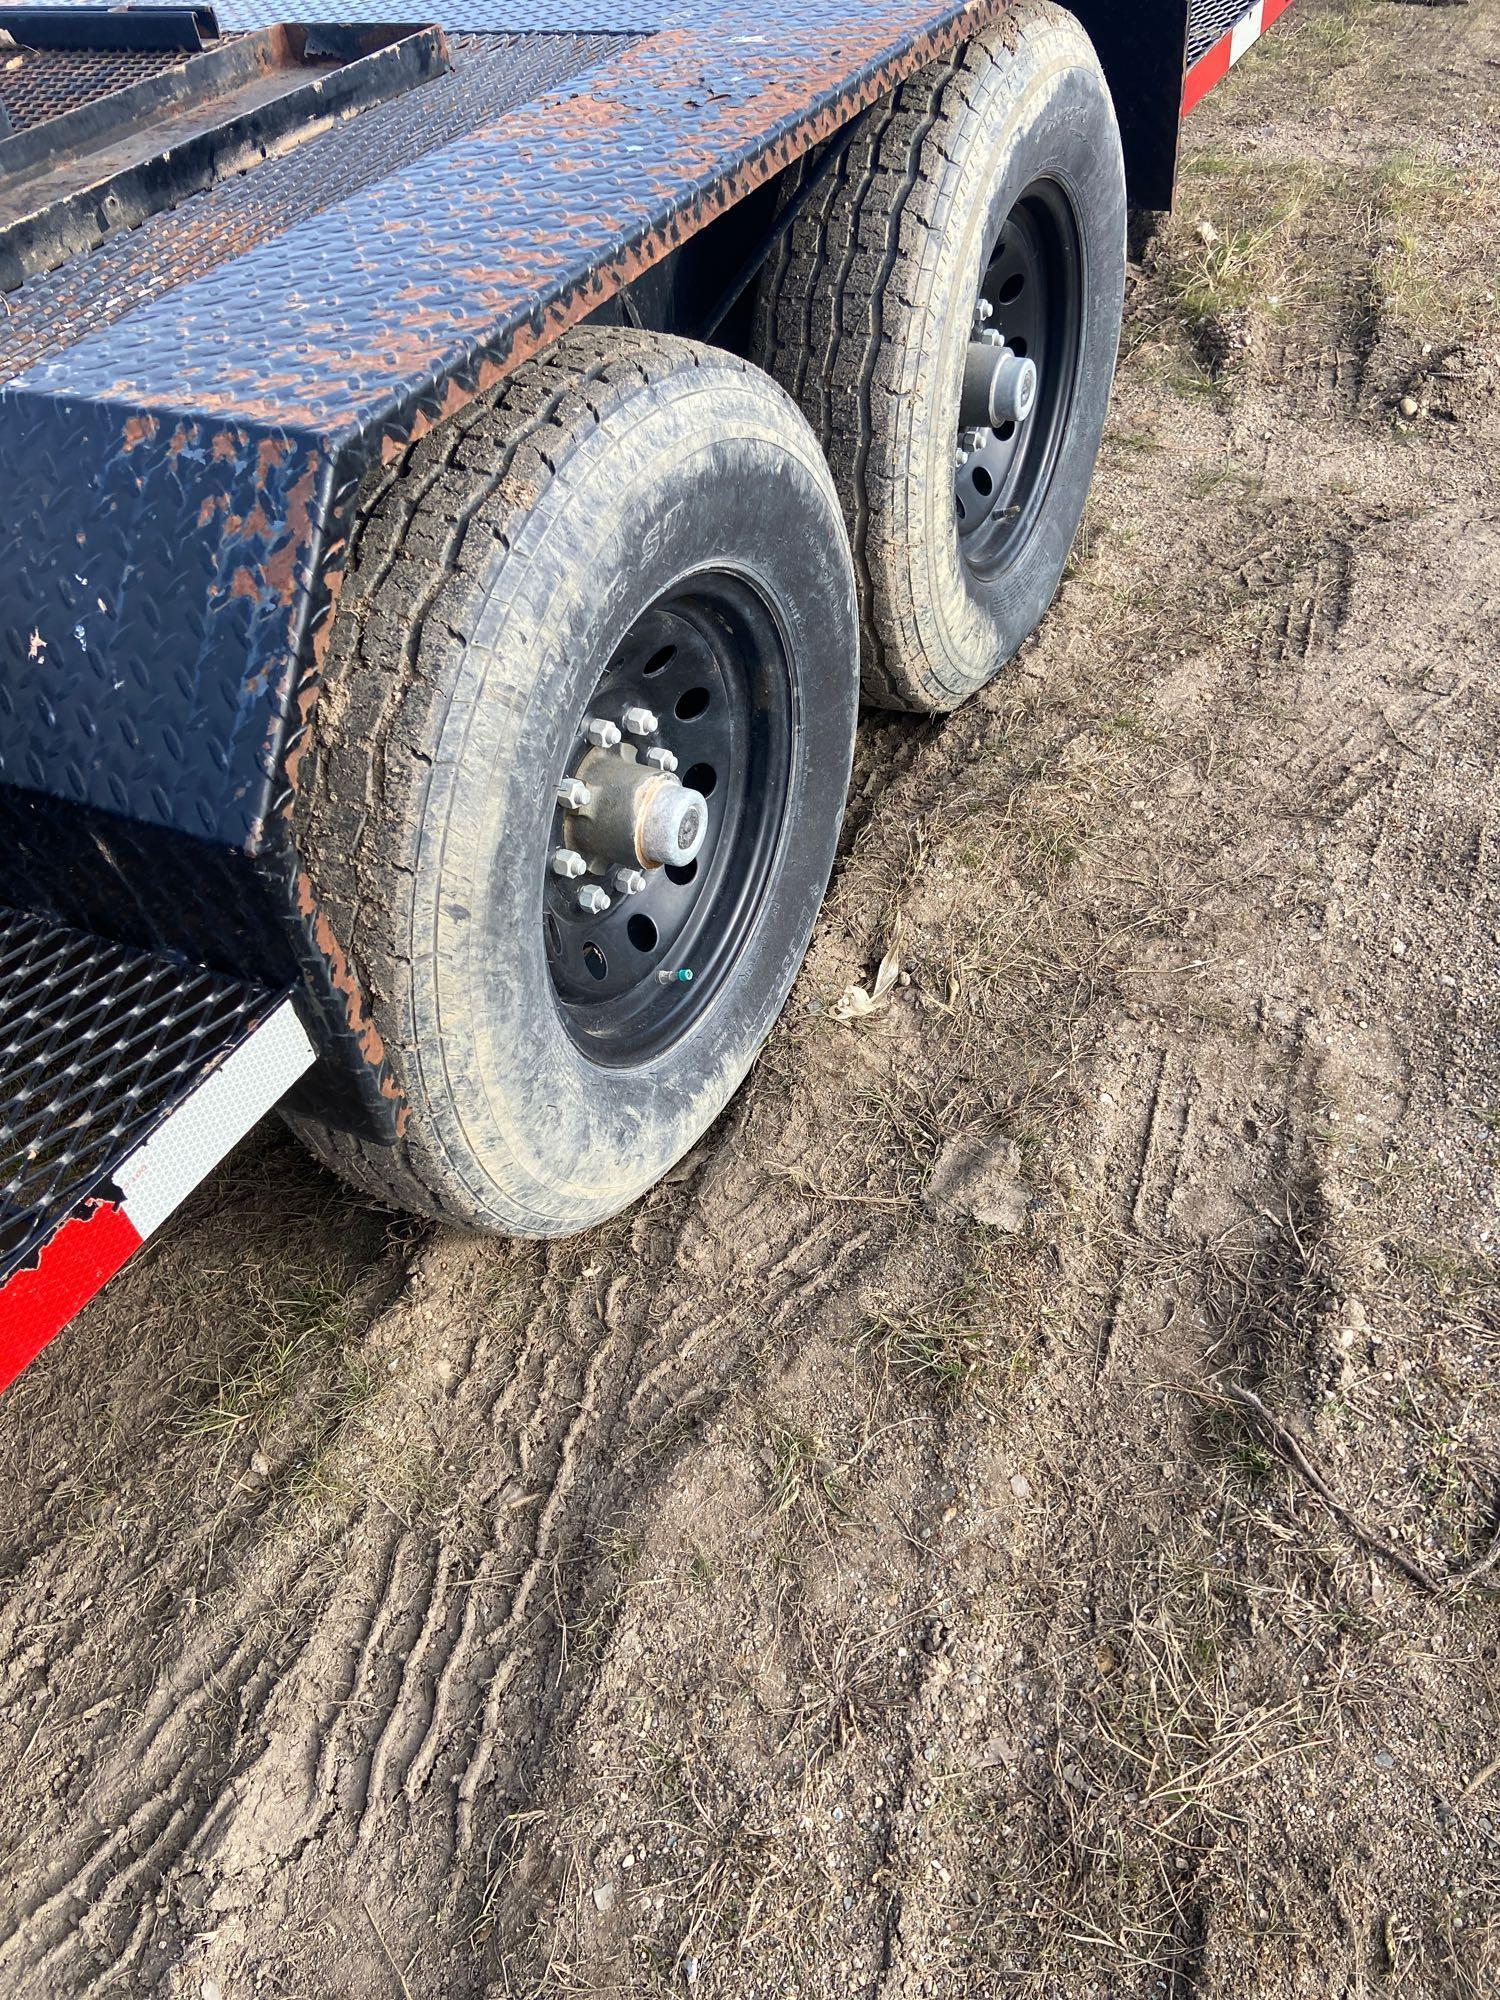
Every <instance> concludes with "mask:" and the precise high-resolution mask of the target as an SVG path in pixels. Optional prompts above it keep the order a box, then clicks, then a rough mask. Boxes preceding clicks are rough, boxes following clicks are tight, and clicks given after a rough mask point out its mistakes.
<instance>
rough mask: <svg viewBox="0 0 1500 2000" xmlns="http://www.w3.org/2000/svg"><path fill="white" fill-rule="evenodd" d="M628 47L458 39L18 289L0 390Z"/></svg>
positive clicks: (7, 322)
mask: <svg viewBox="0 0 1500 2000" xmlns="http://www.w3.org/2000/svg"><path fill="white" fill-rule="evenodd" d="M0 17H3V9H0ZM629 45H630V37H629V36H622V35H455V36H454V38H453V68H452V70H451V71H450V72H449V73H448V74H447V75H446V76H440V77H434V78H433V79H431V80H430V81H429V82H428V83H426V84H424V85H423V87H422V88H421V89H420V90H416V91H409V92H405V93H403V94H402V95H400V96H398V97H395V98H392V99H390V100H389V101H388V102H386V103H383V104H378V105H373V106H371V107H370V109H369V110H367V111H365V112H363V113H362V114H361V116H360V118H359V120H358V122H357V124H356V125H355V126H354V127H353V128H352V129H337V130H335V131H332V132H328V133H325V134H324V135H323V136H322V137H321V138H316V139H312V140H309V141H308V142H307V143H306V144H305V145H301V146H298V147H295V148H294V149H293V150H292V151H291V152H290V153H287V154H284V155H282V156H281V157H280V158H276V159H270V160H267V161H266V162H265V163H264V164H263V165H262V166H260V167H258V168H257V169H256V171H255V172H254V173H250V174H237V175H235V176H234V177H233V178H232V179H230V180H227V181H221V182H220V183H219V185H218V186H217V187H213V188H209V189H206V190H205V191H204V192H203V193H201V194H196V195H194V196H192V198H191V199H190V200H188V201H185V202H182V203H181V204H180V205H179V206H178V207H176V208H172V209H168V210H167V211H166V212H165V213H164V214H161V215H154V216H152V217H151V218H150V219H149V220H148V221H146V222H144V223H142V224H141V225H140V227H139V228H137V229H131V230H122V231H121V232H120V233H119V234H118V235H115V236H111V237H108V238H107V239H106V240H105V241H104V242H103V243H102V244H100V246H99V247H98V249H97V250H95V251H94V252H93V253H92V254H91V255H89V256H87V257H78V258H74V259H73V260H72V261H71V262H69V263H66V264H64V265H62V266H61V267H60V268H59V269H58V270H55V271H48V272H46V273H44V274H43V275H42V276H40V277H36V278H32V279H31V280H29V282H27V283H26V284H24V285H22V286H21V287H20V289H19V290H17V291H14V292H11V293H10V294H9V295H8V297H7V298H6V302H5V310H3V311H0V382H4V381H8V380H10V379H11V378H13V377H15V376H17V375H21V374H24V373H25V372H26V370H27V369H28V368H31V367H33V366H34V365H35V364H36V363H37V362H38V361H40V360H42V359H44V358H45V357H46V356H47V355H50V354H58V353H61V351H62V350H63V349H64V348H65V347H72V346H76V345H77V343H78V342H79V341H80V340H82V339H83V338H84V336H85V335H87V334H91V333H97V332H99V331H100V330H101V329H102V328H104V327H107V326H112V325H113V324H114V323H115V322H116V321H117V320H120V319H123V318H124V317H125V315H126V314H127V313H130V312H138V311H139V310H140V308H141V307H142V306H143V305H145V304H147V303H148V302H149V301H151V300H153V299H158V298H161V297H163V296H164V295H165V294H166V293H167V292H172V291H176V290H177V289H178V288H179V287H180V286H182V285H185V284H187V283H188V282H189V281H190V280H191V279H193V278H198V277H201V276H202V275H203V274H204V272H206V271H211V270H213V268H214V267H215V266H216V265H218V264H224V263H227V262H228V261H229V260H230V259H231V258H233V257H242V256H244V254H245V253H246V252H247V251H248V250H252V249H254V248H255V247H256V245H257V244H261V243H265V242H267V241H269V239H270V238H271V237H273V236H278V235H281V234H283V233H284V232H285V231H286V230H288V229H290V228H292V227H294V226H295V225H296V224H297V223H299V222H305V221H306V220H307V219H308V218H309V217H311V216H314V215H316V214H318V213H320V212H321V211H322V210H323V209H326V208H331V207H332V206H333V204H334V203H335V202H337V201H341V200H342V199H344V198H345V197H346V196H347V195H350V194H354V193H357V192H358V191H359V189H361V188H364V187H368V186H369V185H370V183H371V182H373V181H377V180H380V179H382V178H383V177H384V176H386V175H389V174H393V173H396V172H398V171H400V170H402V169H404V168H407V167H410V166H411V165H413V164H414V163H415V162H416V161H417V160H419V159H420V158H421V157H422V155H423V154H424V153H429V152H432V151H434V150H435V149H436V148H438V147H440V146H444V145H446V144H448V143H449V142H450V141H451V140H453V139H456V138H458V137H460V136H461V135H462V134H464V133H466V132H471V131H473V130H474V128H475V126H477V125H479V124H481V123H482V122H483V121H484V120H485V119H487V118H490V119H492V118H495V117H497V116H499V115H501V114H503V113H504V112H505V111H506V110H508V109H509V108H510V107H512V106H514V105H517V104H522V103H524V102H525V101H526V100H527V98H530V97H535V96H536V95H538V94H539V93H540V92H542V91H546V90H554V89H556V88H557V87H558V86H559V85H561V84H563V83H566V82H567V81H568V80H569V79H570V78H572V77H574V76H576V75H578V73H579V72H580V71H582V70H585V69H588V68H590V67H591V66H592V65H594V64H595V63H598V62H600V61H602V60H603V59H604V58H605V57H606V56H609V55H612V54H615V53H617V52H618V51H620V50H621V49H624V48H628V47H629Z"/></svg>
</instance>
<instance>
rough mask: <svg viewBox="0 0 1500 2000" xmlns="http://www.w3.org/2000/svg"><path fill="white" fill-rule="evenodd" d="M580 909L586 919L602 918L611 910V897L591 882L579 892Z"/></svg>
mask: <svg viewBox="0 0 1500 2000" xmlns="http://www.w3.org/2000/svg"><path fill="white" fill-rule="evenodd" d="M578 907H579V909H580V910H582V912H583V914H584V915H585V916H586V917H602V916H603V915H604V912H605V911H606V910H607V909H608V908H609V897H608V896H607V895H606V894H605V893H604V891H603V890H602V889H600V888H598V887H597V886H596V885H595V884H594V883H592V882H590V883H588V884H587V885H586V886H585V887H584V888H582V889H580V890H579V891H578Z"/></svg>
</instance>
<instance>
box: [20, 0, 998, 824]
mask: <svg viewBox="0 0 1500 2000" xmlns="http://www.w3.org/2000/svg"><path fill="white" fill-rule="evenodd" d="M258 5H259V0H251V7H250V8H249V9H248V10H247V11H245V12H244V13H243V14H240V13H236V12H235V11H234V9H233V7H226V9H225V10H224V14H223V20H224V25H226V26H239V25H242V24H244V25H248V23H249V21H250V19H252V18H256V19H258V18H259V15H258V14H256V13H254V12H253V9H254V7H257V6H258ZM336 11H338V12H339V13H340V14H341V15H342V14H344V13H346V11H347V10H346V8H345V7H344V6H342V5H340V6H339V7H338V8H337V10H336ZM381 11H387V10H385V9H382V10H381ZM439 11H440V12H442V13H449V14H450V18H451V20H452V22H453V25H455V26H459V25H462V26H465V27H468V26H470V25H471V24H472V25H473V26H475V27H478V26H480V25H481V23H482V24H483V26H484V27H485V28H486V29H491V30H493V31H495V32H500V31H502V30H505V29H509V28H511V27H514V28H516V29H517V30H524V29H537V28H540V27H543V26H546V27H552V28H556V27H558V25H559V24H560V23H563V22H566V23H567V24H569V25H570V26H571V24H573V23H575V22H581V21H584V20H587V21H588V22H589V24H590V25H591V26H597V27H599V28H601V29H607V28H611V27H613V28H616V29H621V28H627V27H628V28H635V27H637V26H638V24H640V23H642V22H645V21H648V20H649V19H650V18H651V10H650V9H647V8H636V9H634V10H632V9H631V7H630V6H629V5H628V0H627V4H622V6H621V10H620V14H619V16H618V17H617V18H616V19H614V20H608V19H601V18H600V13H601V10H599V9H589V10H584V9H582V8H581V7H580V6H578V5H577V4H576V0H568V4H567V5H566V6H562V5H559V6H551V5H549V6H546V7H542V6H524V7H512V6H502V5H499V4H498V0H476V4H474V5H473V6H472V7H471V8H470V9H469V11H467V12H465V13H462V14H461V15H460V13H459V11H458V10H457V9H453V10H448V9H440V10H439ZM1000 11H1001V0H970V4H969V5H967V6H963V7H954V6H952V5H939V6H934V5H932V4H930V0H929V4H928V5H927V6H926V7H925V8H924V7H923V6H922V5H921V0H869V4H866V5H862V6H860V7H858V8H849V7H847V6H845V5H842V4H831V0H799V4H794V5H791V6H788V7H785V8H784V9H782V10H781V11H780V13H779V14H778V15H777V16H776V17H775V18H774V20H773V19H771V18H770V16H769V15H768V10H766V9H765V8H764V7H763V6H757V5H751V4H749V0H723V4H720V5H718V6H708V7H703V8H698V9H695V10H693V12H694V15H695V24H694V25H693V26H692V27H691V28H680V27H675V26H663V27H661V28H660V29H659V30H658V31H657V32H655V33H651V34H648V35H645V36H643V37H642V38H641V39H639V40H637V41H634V42H631V43H629V44H628V45H626V46H625V47H624V49H623V51H622V52H619V53H616V54H613V55H610V56H607V57H606V58H605V59H604V60H603V61H601V62H597V63H596V64H595V65H594V66H593V67H592V68H590V69H588V70H586V71H584V72H583V73H582V74H581V75H580V76H578V77H575V78H574V79H573V80H572V82H571V83H569V84H568V85H566V86H565V87H563V88H561V89H556V90H544V92H543V94H542V95H540V96H537V97H533V98H531V99H529V100H528V101H527V102H525V103H522V104H518V105H512V106H510V107H509V108H501V109H499V110H497V111H495V112H493V113H490V114H487V115H486V116H484V117H483V118H482V119H481V121H480V122H479V123H478V124H477V125H476V126H475V127H474V128H473V129H472V130H469V131H467V132H465V133H464V134H462V135H461V136H459V137H456V138H453V139H451V140H450V141H449V142H448V143H445V144H441V145H439V146H438V147H437V148H436V149H435V150H433V151H431V152H428V153H425V154H424V155H422V156H421V157H420V158H417V159H415V160H411V161H407V162H404V163H402V164H400V165H399V166H395V167H394V169H393V170H392V171H389V172H387V173H384V174H383V175H382V176H381V177H380V178H377V179H375V180H373V181H371V182H368V183H366V184H365V185H363V186H360V187H359V188H357V189H356V190H355V191H353V192H349V193H346V194H343V195H341V196H340V198H338V199H337V200H335V201H333V202H332V203H331V204H330V205H328V206H326V207H322V208H320V209H318V210H317V212H315V213H311V214H306V215H304V216H303V217H302V218H301V219H300V220H295V221H292V222H291V223H290V226H288V227H285V228H282V229H279V230H277V231H276V232H275V233H274V234H272V235H271V236H270V237H269V238H267V239H266V240H264V241H259V242H257V243H256V244H254V245H253V246H252V247H250V248H249V249H247V250H246V251H244V252H243V254H238V255H233V256H231V257H229V258H227V259H225V260H223V261H220V262H218V263H216V264H214V265H213V266H212V268H209V269H207V270H204V271H202V272H201V273H200V274H199V275H197V276H194V277H192V278H190V279H189V280H188V281H187V282H185V283H182V284H179V285H176V286H174V287H173V288H172V289H170V290H166V291H156V292H153V291H152V289H151V287H150V286H149V285H145V286H143V287H142V294H141V297H140V299H139V302H136V301H135V300H134V299H132V301H131V304H130V308H129V309H128V310H126V311H124V312H123V313H120V314H119V315H118V316H117V317H115V318H113V320H112V321H111V323H109V324H107V325H104V326H100V327H97V328H96V329H95V330H93V331H89V332H85V333H84V334H83V335H82V337H81V338H80V339H78V340H76V341H75V342H73V344H71V345H67V346H64V347H62V348H61V349H60V350H58V349H55V348H54V349H53V351H50V352H48V353H46V354H45V355H43V356H42V357H41V358H40V359H38V360H36V361H35V362H34V363H33V364H32V365H30V366H29V367H25V368H23V369H22V370H21V371H20V372H19V373H17V374H15V375H14V376H13V378H12V379H11V381H10V382H9V384H8V385H7V386H6V387H5V388H4V389H3V390H0V488H3V490H4V492H5V493H6V495H7V501H8V504H7V506H6V508H5V510H4V513H3V516H0V779H3V780H5V781H8V782H9V783H11V784H16V785H20V786H23V787H27V788H29V789H32V790H37V791H43V792H48V793H51V794H53V795H55V796H60V797H62V798H65V799H69V800H73V801H76V802H78V803H83V804H88V805H92V806H98V807H102V808H105V809H107V810H111V811H114V812H118V813H122V814H124V815H126V816H129V817H132V818H136V819H140V820H145V821H148V822H152V823H154V824H157V825H162V826H171V827H178V828H182V829H184V830H185V831H188V832H190V833H194V834H198V835H201V836H204V837H207V838H208V839H210V840H212V841H215V842H223V843H224V844H226V845H232V846H236V847H239V848H241V849H249V850H251V851H254V850H257V849H260V848H263V847H265V846H267V845H268V844H271V843H273V842H274V839H275V837H276V834H277V825H276V823H275V821H274V820H273V819H272V816H271V815H272V809H273V806H274V805H275V804H276V801H277V795H278V787H279V783H280V766H281V760H282V757H283V753H284V750H285V747H286V743H287V739H288V734H289V732H290V730H291V726H292V722H293V716H294V705H295V703H296V700H297V696H298V694H299V691H300V692H303V693H306V692H307V690H308V689H309V687H310V686H311V684H312V683H311V681H310V679H309V677H308V674H307V671H306V670H307V668H308V665H309V662H310V660H311V659H312V657H313V653H314V650H315V644H314V641H315V630H316V627H317V625H318V622H319V620H320V619H321V618H323V617H325V616H326V613H327V605H328V594H327V590H326V581H325V574H324V572H325V558H327V557H329V556H331V557H332V559H333V561H334V562H335V563H336V560H337V546H338V542H339V537H340V525H339V515H340V509H341V508H342V506H343V505H344V504H345V502H346V500H347V497H348V495H349V494H350V492H351V491H352V488H353V486H354V484H355V482H356V481H357V479H358V476H359V474H360V472H361V470H362V469H363V467H364V466H365V465H366V464H367V463H368V462H369V459H370V457H371V456H372V455H373V454H374V453H375V452H377V451H379V450H380V449H382V448H385V449H389V448H391V447H392V445H393V444H394V443H395V442H396V441H398V440H400V439H403V438H404V437H406V436H408V435H410V434H411V432H412V430H413V428H414V427H418V426H420V425H422V424H424V423H426V422H428V421H430V420H431V418H432V417H433V416H434V415H435V414H437V413H438V412H439V411H440V410H441V409H442V408H443V407H446V406H449V405H451V403H452V402H453V400H454V399H455V398H458V399H462V397H464V396H466V395H468V394H472V393H474V392H475V391H476V390H477V389H479V388H481V387H483V386H484V385H485V384H486V383H487V382H488V381H490V380H493V379H496V378H497V377H498V376H499V375H500V374H502V373H503V372H504V370H505V369H506V368H507V367H508V366H510V365H513V364H514V362H515V361H516V360H517V359H518V358H519V357H521V356H523V355H525V354H526V353H529V352H531V351H534V350H535V348H536V347H538V346H539V345H541V344H542V343H543V342H544V341H545V340H547V339H549V338H551V337H553V336H554V335H555V334H556V333H557V332H559V331H561V330H562V328H563V327H564V326H566V325H568V324H570V323H572V322H573V321H575V320H577V319H578V318H580V317H582V316H583V315H584V314H585V313H586V312H587V311H589V310H590V309H592V307H593V306H594V305H595V304H596V303H598V302H599V301H600V300H602V299H603V298H604V297H606V296H607V295H608V294H609V293H610V292H611V291H613V290H614V289H616V288H617V287H618V285H619V284H621V283H623V282H626V281H628V279H629V278H630V277H631V276H632V275H634V274H635V273H636V272H637V271H638V270H640V269H641V268H643V267H644V266H645V265H647V264H649V263H650V262H652V261H654V260H655V259H656V258H657V257H658V256H660V255H661V254H663V253H664V251H665V250H666V249H668V248H669V247H670V246H671V245H672V243H673V242H674V241H677V240H680V239H681V238H682V237H683V236H685V235H687V234H689V233H691V232H692V230H693V229H695V228H696V227H697V226H699V224H700V223H701V222H702V221H703V220H704V219H706V218H707V217H708V216H709V215H711V214H712V213H715V212H717V211H718V210H719V209H720V208H722V207H724V206H727V205H728V204H729V203H730V202H731V201H732V200H733V199H735V198H737V197H738V196H739V195H740V194H742V193H744V192H746V191H747V190H748V189H749V188H750V187H752V186H754V185H757V184H759V182H760V181H762V180H764V179H765V178H766V177H767V176H768V175H769V174H770V173H771V172H773V171H774V170H775V169H776V168H777V167H778V166H779V165H781V164H783V163H784V162H785V161H787V160H789V159H791V158H793V157H795V156H796V155H797V154H798V153H799V152H801V151H803V150H805V149H806V147H807V146H808V145H810V144H812V143H814V142H815V141H816V140H817V139H818V138H819V137H821V136H824V135H826V134H827V133H829V132H831V131H833V130H835V129H837V127H838V126H839V125H840V124H841V123H842V122H843V121H844V120H845V119H846V118H847V117H848V116H849V115H850V113H851V112H852V111H853V110H854V109H856V108H858V107H859V106H860V105H862V104H864V103H868V102H871V101H873V100H874V98H875V97H877V96H878V95H880V94H881V93H882V92H883V91H884V90H885V89H887V88H889V87H890V84H891V83H892V82H893V81H894V80H895V78H897V77H898V76H900V75H904V74H908V73H910V72H911V71H912V70H914V69H916V68H918V67H919V66H920V65H921V64H922V63H923V62H925V61H927V60H930V59H931V57H932V56H933V55H934V54H936V53H938V52H939V51H940V50H941V49H944V48H946V47H949V46H951V45H952V44H953V43H955V42H956V41H957V40H959V39H960V38H961V37H962V36H963V35H965V34H969V33H973V32H975V31H976V30H977V29H978V28H979V27H981V26H982V25H984V24H985V23H986V22H987V21H988V20H990V19H993V18H995V17H996V16H997V15H998V13H999V12H1000ZM0 18H3V9H0ZM664 18H666V10H665V9H664V10H663V12H662V14H660V15H657V16H656V19H658V20H660V19H664ZM678 18H680V14H679V15H678ZM366 126H367V119H366V118H361V119H357V120H354V121H353V122H352V124H351V125H350V126H348V127H346V128H344V130H343V132H341V133H340V134H338V135H336V136H337V137H339V138H341V139H343V140H344V141H345V142H346V143H348V144H349V145H352V146H358V145H359V143H360V134H361V130H362V128H365V127H366ZM256 171H257V172H263V171H264V169H257V170H256ZM250 179H251V181H253V180H254V174H252V175H251V176H250ZM81 268H86V266H84V267H81Z"/></svg>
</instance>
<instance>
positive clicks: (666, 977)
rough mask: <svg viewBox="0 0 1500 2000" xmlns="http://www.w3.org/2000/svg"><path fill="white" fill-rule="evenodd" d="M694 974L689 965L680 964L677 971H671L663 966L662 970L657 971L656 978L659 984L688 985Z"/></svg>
mask: <svg viewBox="0 0 1500 2000" xmlns="http://www.w3.org/2000/svg"><path fill="white" fill-rule="evenodd" d="M692 976H693V974H692V969H691V967H689V966H686V965H679V966H678V967H677V969H676V971H675V972H669V971H668V970H667V968H666V967H665V966H663V967H662V969H661V971H660V972H658V973H657V975H656V980H657V984H658V985H659V986H686V985H687V984H688V983H689V981H690V980H691V979H692Z"/></svg>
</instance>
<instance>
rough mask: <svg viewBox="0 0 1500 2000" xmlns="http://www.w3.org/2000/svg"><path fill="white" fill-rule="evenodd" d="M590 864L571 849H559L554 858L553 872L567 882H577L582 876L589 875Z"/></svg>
mask: <svg viewBox="0 0 1500 2000" xmlns="http://www.w3.org/2000/svg"><path fill="white" fill-rule="evenodd" d="M588 870H589V864H588V863H587V862H586V861H585V860H584V858H583V856H582V855H581V854H579V853H576V852H575V851H574V849H573V848H571V847H559V848H558V849H557V850H556V852H555V853H554V854H553V856H552V872H553V874H554V875H561V876H562V877H563V879H564V880H565V881H568V882H576V881H577V880H578V878H579V876H580V875H587V873H588Z"/></svg>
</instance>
